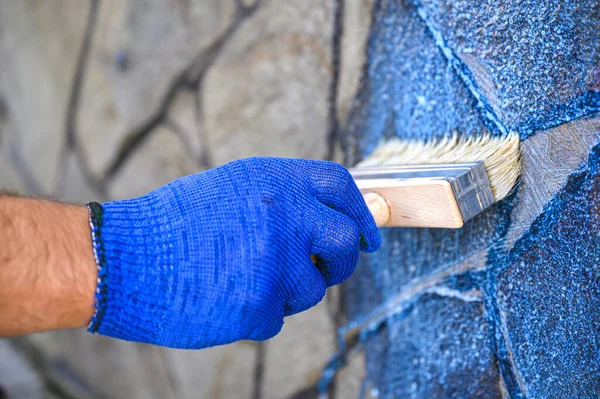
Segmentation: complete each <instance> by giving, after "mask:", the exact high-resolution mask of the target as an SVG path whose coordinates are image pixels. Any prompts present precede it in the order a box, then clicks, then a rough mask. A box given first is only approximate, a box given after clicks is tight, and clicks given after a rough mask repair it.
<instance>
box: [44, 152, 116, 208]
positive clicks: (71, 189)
mask: <svg viewBox="0 0 600 399" xmlns="http://www.w3.org/2000/svg"><path fill="white" fill-rule="evenodd" d="M63 162H64V166H63V168H64V169H63V172H62V174H61V176H60V180H62V181H61V182H60V184H59V185H58V187H57V191H56V192H55V193H54V195H55V196H56V198H57V199H60V200H61V201H68V202H74V203H78V204H85V203H87V202H90V201H98V202H99V201H105V200H106V199H107V198H106V197H105V195H104V194H102V193H100V192H98V191H97V190H95V189H94V187H93V185H92V184H90V182H89V181H88V180H86V178H85V176H84V175H83V172H82V170H81V166H80V164H79V163H78V162H77V159H76V157H75V155H74V154H69V155H67V157H66V159H65V160H63Z"/></svg>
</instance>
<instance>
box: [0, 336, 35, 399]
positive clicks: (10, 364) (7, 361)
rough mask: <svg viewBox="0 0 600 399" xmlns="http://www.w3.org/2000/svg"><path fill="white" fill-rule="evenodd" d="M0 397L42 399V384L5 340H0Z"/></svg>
mask: <svg viewBox="0 0 600 399" xmlns="http://www.w3.org/2000/svg"><path fill="white" fill-rule="evenodd" d="M0 360H1V361H0V396H1V397H3V398H8V399H12V398H16V399H19V398H27V399H42V398H44V383H43V381H42V379H41V378H40V376H39V375H38V373H37V372H35V370H33V369H32V367H31V365H30V364H28V363H27V362H26V361H25V360H24V359H23V358H22V357H21V356H20V355H19V354H18V353H17V352H16V351H15V350H14V349H13V348H11V346H10V344H9V343H8V341H6V340H0Z"/></svg>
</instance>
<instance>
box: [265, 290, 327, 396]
mask: <svg viewBox="0 0 600 399" xmlns="http://www.w3.org/2000/svg"><path fill="white" fill-rule="evenodd" d="M335 340H336V337H335V326H334V325H333V323H332V321H331V319H330V318H329V315H328V313H327V307H326V305H325V303H324V302H321V303H320V304H318V305H317V306H315V307H314V308H312V309H310V310H308V311H306V312H303V313H299V314H296V315H294V316H291V317H287V318H286V319H285V324H284V326H283V329H282V331H281V332H280V333H279V335H277V336H276V337H274V338H272V339H271V340H269V341H267V342H266V343H265V345H266V356H265V367H266V368H265V374H264V383H263V398H264V399H270V398H273V399H276V398H277V399H279V398H288V397H292V396H293V395H294V394H296V393H298V392H300V391H303V390H307V388H310V387H312V386H314V385H315V384H316V383H317V382H318V381H319V378H320V373H321V370H323V367H324V366H325V364H326V363H327V361H328V360H329V358H330V357H331V355H332V354H333V353H334V352H335V350H336V348H335V342H336V341H335Z"/></svg>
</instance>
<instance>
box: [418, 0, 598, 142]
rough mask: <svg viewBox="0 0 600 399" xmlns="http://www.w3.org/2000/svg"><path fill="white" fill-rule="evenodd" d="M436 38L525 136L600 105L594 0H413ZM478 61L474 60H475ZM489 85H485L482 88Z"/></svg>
mask: <svg viewBox="0 0 600 399" xmlns="http://www.w3.org/2000/svg"><path fill="white" fill-rule="evenodd" d="M416 3H421V4H422V7H421V9H420V16H421V17H422V18H423V19H425V20H426V21H427V23H428V26H429V28H430V30H431V31H432V32H434V34H437V33H439V35H440V37H443V41H444V42H443V44H441V43H438V45H439V46H440V47H441V48H442V50H443V51H445V52H447V53H448V52H452V53H453V57H456V58H458V59H460V60H461V61H462V62H465V64H466V65H467V66H468V67H469V69H470V71H469V72H470V73H471V75H472V77H473V82H474V83H475V86H474V87H472V88H470V89H471V90H473V91H477V90H479V89H480V88H482V89H483V90H482V91H483V92H484V93H486V97H487V98H486V100H487V101H488V102H489V103H491V104H492V105H493V109H494V110H496V112H497V115H498V116H499V117H500V119H501V121H502V123H503V124H504V125H505V126H507V127H508V128H509V129H516V130H519V132H520V133H521V135H522V137H526V136H528V135H530V134H532V133H534V131H535V130H538V129H542V128H548V127H550V126H553V125H556V122H555V120H556V119H558V120H561V121H565V120H567V119H568V118H565V114H570V115H569V118H572V117H574V116H582V115H585V114H586V113H589V112H590V111H593V110H598V109H599V107H600V95H599V94H600V93H599V92H598V91H597V90H598V88H599V83H600V80H599V77H600V74H599V72H600V69H599V68H598V67H599V66H600V36H599V35H598V34H596V28H597V26H598V24H599V23H600V3H598V1H596V0H592V1H588V0H545V1H543V2H540V1H539V0H525V1H521V2H518V3H517V2H513V1H506V0H503V1H497V0H418V1H416ZM477 66H478V67H477ZM486 87H487V89H486Z"/></svg>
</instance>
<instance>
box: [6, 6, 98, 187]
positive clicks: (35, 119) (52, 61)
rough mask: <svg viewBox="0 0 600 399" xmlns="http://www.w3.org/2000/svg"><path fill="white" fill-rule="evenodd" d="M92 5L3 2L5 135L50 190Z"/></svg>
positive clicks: (39, 179)
mask: <svg viewBox="0 0 600 399" xmlns="http://www.w3.org/2000/svg"><path fill="white" fill-rule="evenodd" d="M88 8H89V2H81V1H78V0H67V1H61V2H60V3H57V4H50V3H49V2H33V1H4V2H2V3H1V4H0V27H1V28H0V59H1V60H2V69H1V71H0V98H2V100H3V103H4V105H5V107H4V108H6V109H5V119H6V126H7V129H6V131H5V132H3V133H4V136H6V137H8V136H13V137H14V139H13V141H15V142H18V146H15V150H16V151H19V154H20V156H21V158H23V160H24V162H25V163H26V164H27V165H28V166H29V168H30V169H31V171H32V173H33V175H34V177H35V178H36V179H37V180H38V181H39V183H40V185H41V186H42V189H44V190H46V191H50V190H51V189H52V188H53V186H54V184H55V181H56V172H57V167H58V164H59V160H58V157H59V152H60V149H61V145H62V143H63V137H64V130H65V126H64V123H65V115H66V108H67V103H68V100H69V91H70V89H71V82H72V78H73V73H74V70H75V65H76V60H77V55H78V49H79V47H80V44H81V40H82V38H83V34H84V29H85V23H86V19H87V12H88ZM6 137H5V138H6ZM16 138H18V140H17V139H16Z"/></svg>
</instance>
